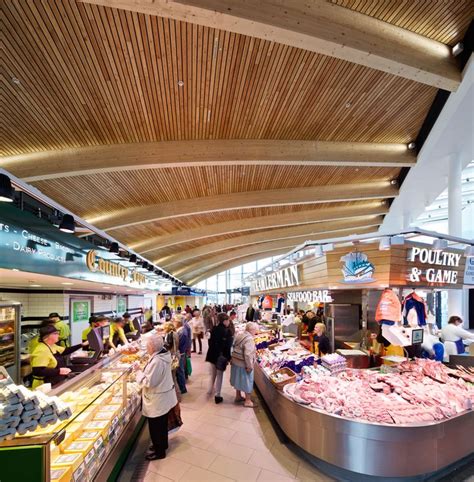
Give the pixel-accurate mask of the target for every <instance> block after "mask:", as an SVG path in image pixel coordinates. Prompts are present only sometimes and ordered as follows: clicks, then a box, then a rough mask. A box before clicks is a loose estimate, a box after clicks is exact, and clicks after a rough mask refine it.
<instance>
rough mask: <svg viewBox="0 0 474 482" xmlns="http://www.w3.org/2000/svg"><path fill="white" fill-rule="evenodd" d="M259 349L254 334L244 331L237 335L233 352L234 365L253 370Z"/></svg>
mask: <svg viewBox="0 0 474 482" xmlns="http://www.w3.org/2000/svg"><path fill="white" fill-rule="evenodd" d="M256 354H257V349H256V347H255V342H254V340H253V336H252V335H251V334H250V333H249V332H248V331H244V332H243V333H239V334H238V335H237V336H236V337H235V342H234V351H233V352H232V365H236V366H238V367H242V368H248V369H251V370H253V366H254V364H255V361H256V360H257V357H256Z"/></svg>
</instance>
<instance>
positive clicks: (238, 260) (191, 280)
mask: <svg viewBox="0 0 474 482" xmlns="http://www.w3.org/2000/svg"><path fill="white" fill-rule="evenodd" d="M358 232H359V234H369V233H372V232H374V228H366V229H361V230H359V231H358ZM347 234H352V233H349V232H348V233H347ZM312 239H313V240H315V241H316V240H317V239H324V238H323V237H319V236H318V237H314V238H312ZM293 246H295V245H293ZM288 251H289V249H288V248H284V249H276V250H274V251H270V252H269V251H262V252H259V253H256V254H252V255H243V256H240V255H237V256H236V257H235V258H233V259H229V260H228V261H224V262H222V263H220V264H216V265H214V266H213V265H211V264H209V265H208V268H209V269H207V268H206V266H204V267H203V268H202V269H201V270H200V271H201V272H200V273H196V274H193V273H191V272H189V273H185V274H184V275H183V276H182V277H181V279H182V280H183V281H184V282H186V283H187V284H189V285H194V284H196V283H199V282H200V281H203V280H205V279H206V278H209V277H210V276H213V275H215V274H218V273H221V272H222V271H225V270H227V269H231V268H234V267H235V266H240V265H242V264H245V263H251V262H252V261H257V260H259V259H264V258H268V257H270V256H281V255H283V254H285V253H288Z"/></svg>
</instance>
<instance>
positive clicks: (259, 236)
mask: <svg viewBox="0 0 474 482" xmlns="http://www.w3.org/2000/svg"><path fill="white" fill-rule="evenodd" d="M382 222H383V216H377V215H375V216H365V217H360V218H357V219H342V220H337V221H328V222H325V223H313V224H302V225H299V226H287V227H285V228H279V229H272V230H269V231H264V232H258V233H252V234H247V235H243V236H236V237H234V238H230V239H223V240H221V241H216V242H214V243H207V244H205V245H204V246H199V247H197V248H193V249H188V250H186V251H182V250H180V251H179V252H177V253H176V256H175V259H174V261H173V262H172V263H169V262H164V263H163V262H160V263H156V264H159V265H160V266H163V267H164V268H165V269H166V270H167V271H170V270H171V271H173V273H174V274H175V276H178V275H179V274H181V273H182V272H184V271H186V269H187V268H188V267H189V261H188V260H192V259H194V258H199V257H201V256H206V255H209V254H212V255H213V256H214V255H215V254H216V253H218V252H219V251H224V250H229V249H235V248H238V247H240V246H246V245H249V244H257V243H262V242H266V241H268V240H270V239H271V240H275V241H276V240H278V239H290V238H298V237H301V236H312V235H313V234H319V233H326V232H328V231H339V230H345V229H352V228H353V229H357V228H360V227H365V226H380V225H381V224H382ZM154 262H155V261H154ZM183 263H184V264H185V267H184V268H181V269H178V270H176V268H174V267H175V266H176V265H177V264H181V265H182V264H183Z"/></svg>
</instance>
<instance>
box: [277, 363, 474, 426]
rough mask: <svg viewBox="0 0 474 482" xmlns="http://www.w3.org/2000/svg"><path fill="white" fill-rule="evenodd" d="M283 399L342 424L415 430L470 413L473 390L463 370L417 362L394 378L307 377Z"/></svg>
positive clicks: (354, 373)
mask: <svg viewBox="0 0 474 482" xmlns="http://www.w3.org/2000/svg"><path fill="white" fill-rule="evenodd" d="M305 372H306V373H305V374H304V379H303V380H302V381H300V382H298V383H292V384H288V385H286V386H285V387H284V389H283V391H284V393H285V394H286V395H287V396H288V397H290V398H291V399H292V400H294V401H295V402H298V403H301V404H306V405H309V407H310V408H313V409H316V410H320V411H324V412H327V413H329V414H333V415H338V416H341V417H344V418H347V419H353V420H357V421H367V422H374V423H380V424H399V425H420V424H425V423H427V422H435V421H442V420H444V419H448V418H451V417H453V416H455V415H457V414H460V413H462V412H464V411H466V410H471V409H472V407H473V405H474V385H473V384H472V383H470V382H468V381H466V379H465V376H464V375H469V373H467V372H463V370H451V369H449V368H447V367H445V366H444V365H443V364H441V363H439V362H436V361H431V360H425V359H417V360H416V361H414V362H405V363H402V364H401V365H400V371H399V373H387V374H383V373H380V372H378V371H372V370H353V369H348V370H345V371H343V372H340V373H337V374H335V375H329V374H324V373H320V374H319V375H318V374H314V373H309V374H308V373H307V372H308V370H305Z"/></svg>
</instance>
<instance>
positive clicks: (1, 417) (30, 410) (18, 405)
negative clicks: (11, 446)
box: [0, 379, 72, 442]
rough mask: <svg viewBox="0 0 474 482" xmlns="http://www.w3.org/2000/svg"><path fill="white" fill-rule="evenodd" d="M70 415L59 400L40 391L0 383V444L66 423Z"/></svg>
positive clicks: (67, 408) (64, 404) (70, 411)
mask: <svg viewBox="0 0 474 482" xmlns="http://www.w3.org/2000/svg"><path fill="white" fill-rule="evenodd" d="M71 416H72V410H71V407H69V406H68V405H67V404H66V403H64V401H63V400H61V399H60V398H59V397H49V396H48V395H45V394H44V393H42V392H40V391H35V392H33V391H32V390H29V389H28V388H26V387H24V386H23V385H15V384H14V383H12V381H11V380H9V379H5V380H2V381H1V382H0V442H1V441H3V440H11V439H12V438H14V437H15V435H16V434H18V435H25V434H26V433H28V432H34V431H35V430H36V429H37V428H38V427H41V428H44V427H46V426H48V425H52V424H56V423H57V422H58V421H63V420H67V419H68V418H70V417H71Z"/></svg>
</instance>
